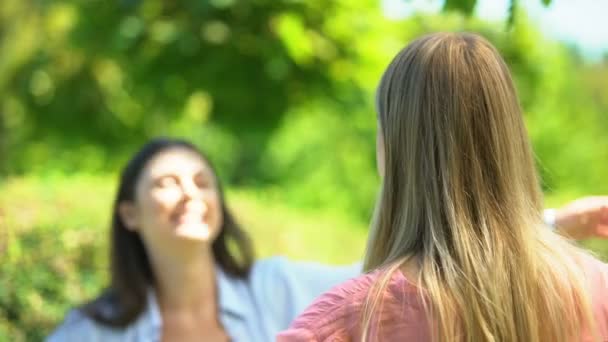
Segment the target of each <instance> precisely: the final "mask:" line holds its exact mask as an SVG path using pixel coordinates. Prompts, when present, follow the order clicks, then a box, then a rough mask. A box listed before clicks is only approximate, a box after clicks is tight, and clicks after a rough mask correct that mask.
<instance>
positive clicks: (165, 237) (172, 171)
mask: <svg viewBox="0 0 608 342" xmlns="http://www.w3.org/2000/svg"><path fill="white" fill-rule="evenodd" d="M120 212H121V216H122V218H123V221H124V222H125V225H126V226H127V228H128V229H131V230H135V231H137V232H138V233H139V234H140V235H141V237H142V239H143V240H144V242H145V244H146V246H147V247H153V246H158V247H160V246H164V245H168V244H171V245H174V246H175V243H176V242H184V241H189V242H199V243H203V244H208V245H211V243H212V242H213V240H215V238H216V237H217V236H218V234H219V232H220V229H221V226H222V222H223V216H222V208H221V200H220V193H219V188H218V183H217V180H216V178H215V175H214V174H213V171H212V170H211V168H210V167H209V165H208V163H207V162H206V161H205V160H203V158H202V157H201V156H200V155H199V154H197V153H196V152H194V151H190V150H188V149H186V148H172V149H169V150H166V151H163V152H161V153H159V154H158V155H157V156H156V157H154V158H153V159H152V160H150V161H149V162H148V163H147V164H146V167H145V168H144V169H143V171H142V173H141V175H140V177H139V179H138V181H137V183H136V187H135V200H134V202H123V203H121V204H120Z"/></svg>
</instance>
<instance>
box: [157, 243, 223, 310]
mask: <svg viewBox="0 0 608 342" xmlns="http://www.w3.org/2000/svg"><path fill="white" fill-rule="evenodd" d="M150 254H153V253H150ZM150 261H151V263H152V268H153V270H154V275H155V277H156V292H157V293H156V295H157V297H158V301H159V305H160V308H161V311H164V312H173V311H181V312H191V313H200V314H205V315H213V316H215V315H217V306H218V304H217V298H216V293H217V291H216V287H215V280H216V278H215V264H214V259H213V255H212V252H211V248H197V249H196V251H195V252H193V253H190V254H188V253H184V254H182V255H179V256H175V255H172V256H171V257H165V256H163V257H156V258H155V257H153V256H152V255H151V260H150Z"/></svg>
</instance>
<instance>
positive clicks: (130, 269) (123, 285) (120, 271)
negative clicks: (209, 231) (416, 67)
mask: <svg viewBox="0 0 608 342" xmlns="http://www.w3.org/2000/svg"><path fill="white" fill-rule="evenodd" d="M174 148H179V149H187V150H189V151H192V152H195V153H196V154H198V155H199V156H200V157H201V158H202V159H203V160H204V161H205V162H207V164H208V165H209V167H210V169H211V170H212V171H213V172H214V173H216V172H215V169H214V168H213V165H211V162H210V161H209V159H208V158H207V157H206V156H205V155H204V154H203V153H202V152H201V151H200V150H199V149H198V148H197V147H196V146H194V145H193V144H191V143H189V142H187V141H184V140H179V139H169V138H157V139H153V140H151V141H149V142H148V143H147V144H145V145H144V146H143V147H142V148H141V149H140V150H139V151H138V152H137V153H136V154H135V155H134V156H133V158H131V160H130V161H129V163H128V164H127V165H126V167H125V168H124V169H123V171H122V173H121V177H120V183H119V187H118V193H117V195H116V199H115V201H114V208H113V211H112V229H111V245H110V255H111V279H110V286H109V288H108V289H107V290H105V291H104V292H103V293H102V294H101V295H100V296H99V297H98V298H96V299H94V300H93V301H91V302H90V303H87V304H85V305H84V306H83V307H82V308H81V310H82V311H83V312H84V313H85V314H86V315H87V316H89V317H90V318H91V319H93V320H95V321H96V322H98V323H100V324H103V325H107V326H112V327H124V326H127V325H129V324H130V323H132V322H133V321H135V319H137V317H138V316H139V315H140V314H141V313H142V312H143V311H144V310H145V309H146V305H147V293H148V289H149V288H150V287H154V286H155V278H154V273H153V271H152V268H151V266H150V261H149V258H148V255H147V253H146V249H145V248H144V244H143V241H142V239H141V237H140V236H139V234H138V233H137V232H134V231H132V230H129V229H127V228H126V226H125V224H124V222H123V220H122V218H121V216H120V215H119V212H118V207H119V204H120V203H121V202H124V201H133V200H134V199H135V187H136V184H137V182H138V181H139V178H140V176H141V174H142V170H143V169H144V168H145V167H146V165H147V163H148V162H149V161H150V160H152V159H153V158H154V157H155V156H157V155H158V154H159V153H161V152H163V151H166V150H168V149H174ZM216 175H217V174H216ZM217 184H218V185H217V186H218V193H219V198H220V206H221V210H222V215H223V218H224V219H223V224H222V227H221V229H220V233H219V235H218V236H217V238H216V239H215V241H214V242H213V245H212V250H213V256H214V258H215V262H216V264H217V265H219V267H221V268H222V270H223V271H224V272H226V273H227V274H228V275H231V276H234V277H239V278H246V277H247V275H248V273H249V269H250V268H251V264H252V262H253V247H252V245H251V241H250V239H249V237H248V235H247V234H246V233H245V232H244V231H243V230H242V229H241V228H240V227H239V225H238V224H237V222H236V221H235V219H234V218H233V216H232V214H231V213H230V211H229V210H228V208H227V207H226V203H225V201H224V195H223V192H222V187H221V184H220V182H219V179H218V182H217ZM229 244H233V245H234V246H233V247H236V248H229V247H228V246H229Z"/></svg>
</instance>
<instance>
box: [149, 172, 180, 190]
mask: <svg viewBox="0 0 608 342" xmlns="http://www.w3.org/2000/svg"><path fill="white" fill-rule="evenodd" d="M177 184H179V181H178V179H177V177H176V176H173V175H166V176H161V177H159V178H158V179H157V180H156V181H155V182H154V185H155V186H157V187H160V188H166V187H172V186H176V185H177Z"/></svg>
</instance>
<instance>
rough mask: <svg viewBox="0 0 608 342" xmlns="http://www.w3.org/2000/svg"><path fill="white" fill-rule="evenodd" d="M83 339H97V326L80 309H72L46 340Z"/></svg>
mask: <svg viewBox="0 0 608 342" xmlns="http://www.w3.org/2000/svg"><path fill="white" fill-rule="evenodd" d="M83 339H86V340H87V341H97V334H96V330H95V327H94V326H93V323H92V322H91V321H90V320H89V319H88V318H87V317H85V316H84V315H83V314H82V313H80V311H78V310H71V311H70V312H69V313H68V314H67V315H66V318H65V320H64V321H63V322H62V323H61V325H59V327H57V329H55V331H53V333H52V334H51V335H49V336H48V337H47V338H46V339H45V342H77V341H82V340H83Z"/></svg>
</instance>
